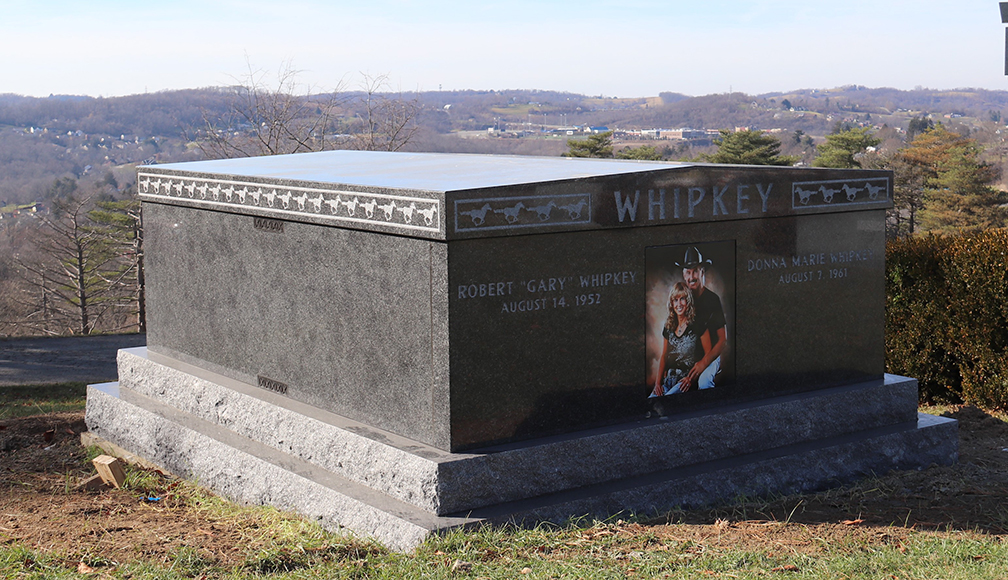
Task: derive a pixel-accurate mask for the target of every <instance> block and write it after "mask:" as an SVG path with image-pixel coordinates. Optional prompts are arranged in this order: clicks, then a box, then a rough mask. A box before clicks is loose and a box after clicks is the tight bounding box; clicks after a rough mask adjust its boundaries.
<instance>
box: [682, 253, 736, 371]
mask: <svg viewBox="0 0 1008 580" xmlns="http://www.w3.org/2000/svg"><path fill="white" fill-rule="evenodd" d="M675 265H676V267H679V268H682V271H683V281H684V282H686V286H687V287H688V288H689V289H690V292H692V293H693V308H694V309H695V311H696V325H697V329H698V332H702V331H703V330H707V331H709V332H710V341H711V350H710V352H707V353H704V355H703V357H702V358H700V360H698V361H697V362H696V364H695V365H693V368H692V369H690V371H689V373H688V374H687V375H686V378H685V379H684V380H683V387H682V390H683V391H686V390H689V388H690V386H692V385H693V383H694V382H696V383H697V385H698V386H699V387H700V388H701V389H709V388H711V387H713V386H714V377H715V376H716V375H717V374H718V372H719V371H720V370H721V353H722V352H724V349H725V346H726V345H727V344H728V334H727V331H726V330H725V315H724V309H723V308H722V307H721V298H720V297H718V295H717V294H715V293H714V292H713V291H711V290H710V289H709V288H707V287H706V286H705V285H704V284H705V283H706V280H705V278H704V275H705V274H706V269H707V266H710V265H711V261H710V260H709V259H708V260H705V259H704V257H703V255H702V254H701V253H700V250H698V249H697V248H696V246H691V247H690V248H687V250H686V255H685V256H683V260H682V262H681V263H680V262H676V263H675ZM698 348H699V347H698ZM698 354H699V353H698ZM687 379H688V380H687Z"/></svg>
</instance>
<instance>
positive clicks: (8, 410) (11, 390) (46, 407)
mask: <svg viewBox="0 0 1008 580" xmlns="http://www.w3.org/2000/svg"><path fill="white" fill-rule="evenodd" d="M86 394H87V383H77V382H73V383H58V384H48V385H23V386H16V387H6V386H0V421H2V420H4V419H14V418H17V417H30V416H33V415H44V414H47V413H63V412H67V411H82V410H84V405H85V395H86Z"/></svg>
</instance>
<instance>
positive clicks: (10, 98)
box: [0, 86, 1008, 207]
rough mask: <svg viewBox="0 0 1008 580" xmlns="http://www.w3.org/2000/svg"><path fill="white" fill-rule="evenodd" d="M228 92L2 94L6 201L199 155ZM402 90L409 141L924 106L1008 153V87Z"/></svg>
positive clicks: (992, 152)
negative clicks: (596, 92)
mask: <svg viewBox="0 0 1008 580" xmlns="http://www.w3.org/2000/svg"><path fill="white" fill-rule="evenodd" d="M230 95H231V90H230V89H227V88H207V89H192V90H183V91H167V92H160V93H152V94H144V95H132V96H127V97H116V98H94V97H81V96H65V95H63V96H55V95H54V96H50V97H48V98H30V97H22V96H18V95H9V94H7V95H0V207H5V206H10V205H11V204H18V203H27V202H31V201H36V200H41V201H44V200H45V198H46V197H47V195H49V193H48V192H49V191H50V190H51V189H52V188H51V185H52V184H53V182H54V181H55V180H56V179H57V178H61V177H71V178H74V179H78V180H79V181H80V183H81V186H82V187H88V185H89V183H90V182H94V183H99V182H102V183H110V182H111V181H112V180H114V181H115V183H116V185H117V186H118V188H119V189H120V190H121V189H124V188H125V187H126V186H128V184H129V183H131V182H132V180H133V179H134V178H133V173H134V169H133V168H134V167H135V166H136V165H137V164H141V163H162V162H168V161H179V160H194V159H199V158H200V157H201V155H202V154H201V152H200V151H199V149H198V148H196V147H195V146H194V144H193V143H192V142H191V140H190V136H192V135H195V134H196V132H197V131H198V130H199V129H200V128H201V127H202V126H203V125H204V119H205V118H209V119H217V118H221V117H223V116H224V115H225V114H226V113H227V111H228V102H229V98H230ZM341 96H343V97H346V99H345V102H346V103H347V105H346V106H345V107H344V108H343V110H341V111H340V114H341V115H342V116H343V117H344V118H347V119H352V118H355V117H356V118H359V115H360V114H361V111H360V110H359V107H356V106H355V105H354V104H353V103H354V102H356V101H352V99H353V97H355V96H359V95H358V94H355V93H353V92H350V93H346V94H345V95H341ZM403 98H406V99H409V100H413V99H415V101H416V104H417V105H418V106H419V111H418V114H417V116H416V122H417V123H418V125H419V130H418V131H417V133H416V135H415V137H414V138H413V140H412V141H411V142H410V144H409V145H408V147H407V148H408V149H411V150H423V151H438V152H466V153H507V154H519V155H558V154H560V153H561V152H563V151H565V150H566V140H567V139H568V138H569V137H570V135H571V134H573V135H575V136H576V135H577V134H578V130H577V129H574V128H575V127H606V128H609V129H614V130H616V131H617V134H616V137H617V147H620V146H626V145H628V144H639V143H643V142H649V137H653V136H654V135H655V134H654V133H653V132H652V133H651V134H650V135H649V134H648V133H646V132H645V133H644V134H641V133H640V131H641V130H650V129H666V130H668V129H681V128H692V129H707V130H716V129H733V128H736V127H749V128H754V129H762V130H767V131H770V132H771V133H774V134H777V136H778V138H780V139H781V141H782V143H783V144H784V153H786V154H792V155H799V156H800V157H801V158H802V159H803V160H809V159H810V158H811V156H812V155H813V154H814V150H813V147H812V144H814V143H817V142H821V140H822V139H823V137H824V136H825V135H826V134H828V133H829V132H831V131H832V130H833V128H834V127H835V126H836V125H837V124H838V123H846V124H850V125H866V126H871V127H874V128H876V130H877V131H878V134H879V136H880V137H882V138H883V139H884V142H883V147H886V146H888V147H896V146H899V145H900V144H901V143H902V139H903V132H904V131H905V129H906V127H907V125H908V123H909V122H910V120H911V119H912V118H914V117H921V116H926V117H930V118H932V119H933V120H934V121H935V122H944V123H945V124H946V125H947V126H949V127H950V128H951V129H953V130H955V131H957V132H960V133H963V134H968V135H970V136H971V137H973V138H976V139H977V140H978V141H979V142H980V143H982V144H984V145H985V146H987V147H988V148H989V149H988V156H989V157H990V158H991V159H993V160H995V161H997V162H998V163H1001V162H1002V160H1003V157H1004V155H1003V150H1002V147H1003V138H1002V131H1003V130H1004V129H1005V127H1004V125H1003V120H1002V119H1003V118H1005V113H1006V112H1008V91H988V90H978V89H957V90H946V91H942V90H931V89H923V88H921V89H916V90H912V91H900V90H896V89H890V88H873V89H871V88H866V87H862V86H848V87H840V88H835V89H829V90H821V89H802V90H795V91H789V92H780V93H768V94H764V95H746V94H744V93H731V94H716V95H705V96H698V97H690V96H687V95H681V94H677V93H672V92H666V93H662V94H661V95H659V96H656V97H640V98H622V99H617V98H603V97H593V96H586V95H578V94H573V93H564V92H555V91H538V90H504V91H475V90H468V91H433V92H423V93H419V94H407V95H403ZM488 129H494V131H493V132H492V134H491V132H488ZM796 132H799V133H796ZM667 134H668V133H667V132H666V135H667ZM659 135H660V134H659ZM653 144H655V145H657V146H659V149H660V150H663V151H664V152H665V154H666V156H667V157H669V158H690V157H693V156H695V155H697V154H699V153H701V152H704V151H706V150H708V149H709V147H710V140H709V136H708V137H707V138H706V139H692V140H687V141H680V140H669V139H665V138H662V139H660V140H659V141H658V142H657V143H653Z"/></svg>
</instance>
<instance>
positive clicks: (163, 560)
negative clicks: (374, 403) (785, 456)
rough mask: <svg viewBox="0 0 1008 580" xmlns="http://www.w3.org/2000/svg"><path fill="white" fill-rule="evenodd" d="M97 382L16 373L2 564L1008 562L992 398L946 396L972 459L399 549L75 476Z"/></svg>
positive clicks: (140, 476) (881, 574)
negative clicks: (49, 380)
mask: <svg viewBox="0 0 1008 580" xmlns="http://www.w3.org/2000/svg"><path fill="white" fill-rule="evenodd" d="M83 393H84V388H83V385H77V384H70V385H56V386H45V387H17V388H10V387H5V388H0V439H4V438H5V439H6V441H8V444H7V447H6V450H5V451H0V577H3V578H124V579H125V578H130V579H137V578H165V579H172V578H179V579H181V578H247V577H257V578H319V579H321V578H768V577H769V578H830V579H834V578H852V579H853V578H871V579H889V578H898V579H903V578H964V579H965V578H970V579H972V578H1008V542H1006V538H1008V452H1004V451H1001V448H1008V424H1006V423H1005V421H1004V416H1002V415H993V414H990V413H984V412H982V411H979V410H976V409H971V408H958V407H947V408H942V409H933V411H935V412H946V413H951V414H952V415H953V416H955V417H956V418H957V419H959V420H960V424H961V429H962V431H961V439H962V452H961V453H962V455H961V460H960V463H959V464H958V465H956V466H951V467H931V468H929V469H927V470H923V471H911V472H895V473H892V474H886V475H883V476H880V477H878V478H875V479H870V480H865V481H861V482H858V483H856V484H853V485H849V486H846V487H843V488H835V489H831V490H826V491H822V492H819V493H815V494H805V495H795V496H787V497H776V498H769V499H749V500H739V501H736V502H733V503H729V504H726V505H722V506H717V507H713V508H708V509H695V510H681V511H676V512H673V513H671V514H668V515H667V516H665V517H662V518H659V519H653V518H652V519H638V518H634V517H632V516H631V515H628V514H619V515H616V516H614V517H613V518H611V519H610V520H608V521H574V522H571V523H569V524H568V525H565V526H553V525H539V526H538V527H534V528H531V529H529V528H516V527H503V528H502V527H485V528H481V529H476V530H470V531H455V532H452V533H449V534H447V535H445V536H443V537H437V538H433V539H431V540H429V541H428V542H426V543H425V544H424V545H422V546H421V547H420V548H418V549H417V550H415V551H413V552H411V553H406V554H400V553H392V552H389V551H387V550H386V549H385V548H383V547H382V546H380V545H377V544H375V543H373V542H370V541H365V540H360V539H355V538H350V537H346V536H343V535H340V534H335V533H331V532H328V531H325V530H323V529H322V528H320V527H319V526H317V525H316V524H314V523H312V522H310V521H306V520H303V519H301V518H299V517H297V516H294V515H291V514H285V513H282V512H279V511H277V510H274V509H272V508H265V507H248V506H239V505H235V504H232V503H230V502H227V501H225V500H223V499H221V498H219V497H217V496H215V495H213V494H211V493H209V492H207V491H206V490H204V489H202V488H200V487H199V486H198V485H196V484H195V483H193V482H188V481H183V480H177V479H174V478H170V477H166V476H163V475H160V474H157V473H155V472H151V471H144V470H141V469H137V468H133V467H129V468H128V469H127V475H128V477H127V484H126V486H125V487H124V488H122V489H117V490H116V489H108V490H100V491H83V490H75V489H74V484H75V483H76V482H77V481H79V480H80V479H82V478H84V477H86V476H88V475H90V474H92V473H93V469H92V467H91V466H90V464H89V463H88V461H89V459H90V458H92V457H93V456H94V454H95V453H97V451H96V450H94V449H92V450H85V449H83V448H81V446H80V443H79V434H80V431H82V430H83V429H84V426H83V420H82V418H83V411H82V409H83V406H84V400H83ZM998 446H1001V447H998ZM1002 456H1003V457H1002Z"/></svg>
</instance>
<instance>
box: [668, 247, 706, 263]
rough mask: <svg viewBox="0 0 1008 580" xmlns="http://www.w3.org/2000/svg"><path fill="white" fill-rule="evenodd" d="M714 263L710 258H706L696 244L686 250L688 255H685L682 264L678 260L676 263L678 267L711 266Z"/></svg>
mask: <svg viewBox="0 0 1008 580" xmlns="http://www.w3.org/2000/svg"><path fill="white" fill-rule="evenodd" d="M712 263H713V262H711V261H710V260H704V258H703V255H702V254H701V253H700V250H698V249H697V248H696V246H690V247H689V248H688V249H687V250H686V255H685V256H683V261H682V264H680V263H679V262H676V263H675V265H676V267H677V268H696V267H697V266H710V265H711V264H712Z"/></svg>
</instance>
